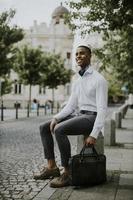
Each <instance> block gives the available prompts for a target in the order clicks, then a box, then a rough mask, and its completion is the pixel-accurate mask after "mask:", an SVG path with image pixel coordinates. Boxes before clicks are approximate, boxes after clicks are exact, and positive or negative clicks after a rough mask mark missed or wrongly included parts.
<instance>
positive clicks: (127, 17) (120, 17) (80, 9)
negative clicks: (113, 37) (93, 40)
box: [66, 0, 133, 33]
mask: <svg viewBox="0 0 133 200" xmlns="http://www.w3.org/2000/svg"><path fill="white" fill-rule="evenodd" d="M67 4H68V5H69V7H70V13H69V14H68V16H67V18H66V22H67V23H69V25H70V26H71V28H72V29H73V30H75V29H80V30H82V32H83V33H89V32H92V31H98V32H99V31H100V32H101V31H108V30H110V31H113V30H120V29H123V30H127V29H128V28H129V27H132V24H133V1H130V0H95V1H93V0H80V1H78V2H75V1H74V0H73V1H69V2H68V3H67ZM77 20H78V23H76V22H77Z"/></svg>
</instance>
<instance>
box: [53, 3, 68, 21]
mask: <svg viewBox="0 0 133 200" xmlns="http://www.w3.org/2000/svg"><path fill="white" fill-rule="evenodd" d="M68 13H69V11H68V9H67V8H65V7H64V6H62V4H61V5H60V6H58V7H57V8H55V10H54V11H53V13H52V18H56V17H62V16H63V15H64V14H68Z"/></svg>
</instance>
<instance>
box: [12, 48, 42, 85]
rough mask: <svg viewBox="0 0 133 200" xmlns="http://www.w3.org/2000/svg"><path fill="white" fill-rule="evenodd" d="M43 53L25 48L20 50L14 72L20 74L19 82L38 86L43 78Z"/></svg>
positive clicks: (38, 49) (39, 50)
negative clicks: (41, 72)
mask: <svg viewBox="0 0 133 200" xmlns="http://www.w3.org/2000/svg"><path fill="white" fill-rule="evenodd" d="M42 60H43V51H42V50H41V49H40V48H37V49H33V48H30V47H28V46H24V47H23V48H22V49H19V50H18V53H17V58H16V62H15V66H14V70H15V71H16V72H17V73H18V76H19V81H20V82H21V83H23V84H25V85H28V84H29V85H37V84H39V80H40V77H41V74H40V71H41V68H42V64H43V63H42Z"/></svg>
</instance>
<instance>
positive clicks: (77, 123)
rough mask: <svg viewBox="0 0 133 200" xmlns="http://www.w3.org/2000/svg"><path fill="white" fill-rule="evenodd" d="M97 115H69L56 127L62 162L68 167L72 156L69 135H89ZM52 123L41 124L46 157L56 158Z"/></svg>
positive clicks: (55, 132) (55, 131)
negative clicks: (51, 128) (51, 129)
mask: <svg viewBox="0 0 133 200" xmlns="http://www.w3.org/2000/svg"><path fill="white" fill-rule="evenodd" d="M95 118H96V116H95V115H86V114H80V115H77V116H69V117H67V118H65V119H63V120H62V121H60V122H59V123H58V124H57V125H56V126H55V129H54V134H55V138H56V140H57V144H58V147H59V151H60V155H61V164H62V166H64V167H68V161H69V158H70V157H71V146H70V142H69V139H68V137H67V135H88V136H89V134H90V133H91V131H92V128H93V125H94V122H95ZM50 123H51V121H47V122H46V123H45V124H43V125H41V126H40V134H41V139H42V144H43V147H44V155H45V158H46V159H55V154H54V141H53V135H52V134H51V132H50Z"/></svg>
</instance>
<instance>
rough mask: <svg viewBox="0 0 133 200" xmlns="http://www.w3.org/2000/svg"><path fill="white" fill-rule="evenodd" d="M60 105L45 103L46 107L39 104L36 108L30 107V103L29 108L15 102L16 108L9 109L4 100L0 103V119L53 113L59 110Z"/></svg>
mask: <svg viewBox="0 0 133 200" xmlns="http://www.w3.org/2000/svg"><path fill="white" fill-rule="evenodd" d="M59 110H60V107H59V106H57V107H53V106H49V107H48V106H47V105H44V107H40V106H38V105H37V107H36V108H30V106H29V104H28V105H27V108H25V109H22V108H20V107H19V104H18V103H17V102H16V103H15V108H11V109H8V108H6V107H5V106H4V103H3V101H1V105H0V120H1V121H6V120H9V119H20V118H25V117H35V116H43V115H53V114H56V113H57V112H59Z"/></svg>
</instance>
